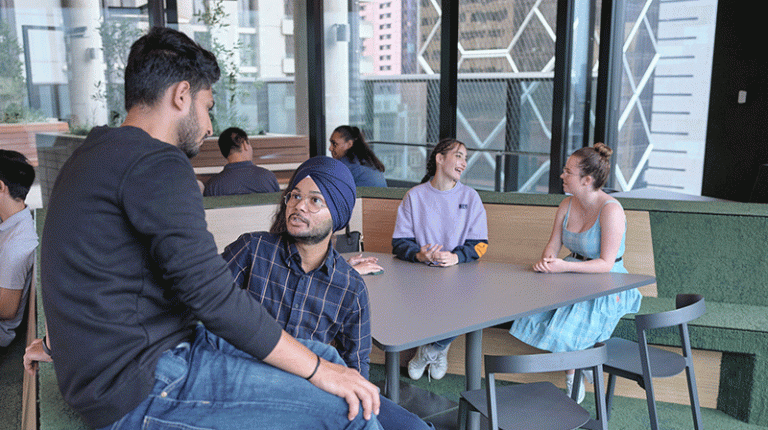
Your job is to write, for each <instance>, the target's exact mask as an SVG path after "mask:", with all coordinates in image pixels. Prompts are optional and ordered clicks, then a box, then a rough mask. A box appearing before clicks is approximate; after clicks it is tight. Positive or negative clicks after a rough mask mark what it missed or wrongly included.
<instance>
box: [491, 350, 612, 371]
mask: <svg viewBox="0 0 768 430" xmlns="http://www.w3.org/2000/svg"><path fill="white" fill-rule="evenodd" d="M606 361H608V349H607V347H606V346H605V344H603V343H598V344H596V345H595V346H594V347H593V348H589V349H585V350H583V351H569V352H553V353H545V354H529V355H486V356H485V374H486V377H487V376H488V375H490V374H493V373H540V372H555V371H560V370H569V369H584V368H588V367H593V366H597V365H602V364H604V363H605V362H606Z"/></svg>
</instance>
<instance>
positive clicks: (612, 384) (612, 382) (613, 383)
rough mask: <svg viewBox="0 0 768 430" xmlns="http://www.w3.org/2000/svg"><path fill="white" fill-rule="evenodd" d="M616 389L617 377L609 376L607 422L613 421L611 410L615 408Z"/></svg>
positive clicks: (606, 403) (606, 395)
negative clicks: (614, 392)
mask: <svg viewBox="0 0 768 430" xmlns="http://www.w3.org/2000/svg"><path fill="white" fill-rule="evenodd" d="M615 387H616V375H614V374H613V373H609V374H608V385H607V386H606V388H605V421H608V420H610V419H611V409H612V408H613V389H614V388H615Z"/></svg>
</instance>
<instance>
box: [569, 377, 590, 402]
mask: <svg viewBox="0 0 768 430" xmlns="http://www.w3.org/2000/svg"><path fill="white" fill-rule="evenodd" d="M572 392H573V373H571V374H566V375H565V393H566V394H567V395H568V397H571V398H572V396H571V393H572ZM586 396H587V393H586V391H585V390H584V381H583V380H582V381H581V384H579V394H578V396H576V403H581V402H583V401H584V397H586Z"/></svg>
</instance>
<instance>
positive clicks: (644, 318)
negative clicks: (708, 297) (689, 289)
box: [635, 294, 706, 331]
mask: <svg viewBox="0 0 768 430" xmlns="http://www.w3.org/2000/svg"><path fill="white" fill-rule="evenodd" d="M675 305H676V307H677V309H675V310H673V311H666V312H659V313H655V314H646V315H635V326H636V327H637V330H638V331H640V330H648V329H655V328H662V327H672V326H676V325H680V324H686V323H688V322H690V321H693V320H695V319H696V318H698V317H700V316H702V315H704V312H705V311H706V306H705V305H704V297H702V296H701V295H699V294H678V295H677V298H676V300H675Z"/></svg>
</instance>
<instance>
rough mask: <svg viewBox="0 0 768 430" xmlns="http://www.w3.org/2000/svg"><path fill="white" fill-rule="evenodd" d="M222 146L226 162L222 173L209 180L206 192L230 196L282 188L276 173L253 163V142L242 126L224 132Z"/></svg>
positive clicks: (220, 140)
mask: <svg viewBox="0 0 768 430" xmlns="http://www.w3.org/2000/svg"><path fill="white" fill-rule="evenodd" d="M219 149H220V150H221V155H223V156H224V158H226V159H227V164H226V165H225V166H224V170H222V171H221V173H219V174H217V175H215V176H213V177H212V178H211V179H209V180H208V182H207V183H206V184H205V191H204V193H203V195H205V196H229V195H233V194H251V193H276V192H278V191H280V185H278V183H277V178H276V177H275V174H274V173H272V172H270V171H269V170H267V169H265V168H263V167H259V166H257V165H255V164H253V146H251V142H250V141H249V140H248V135H246V134H245V132H244V131H243V130H241V129H239V128H237V127H231V128H228V129H226V130H224V131H223V132H221V135H220V136H219Z"/></svg>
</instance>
